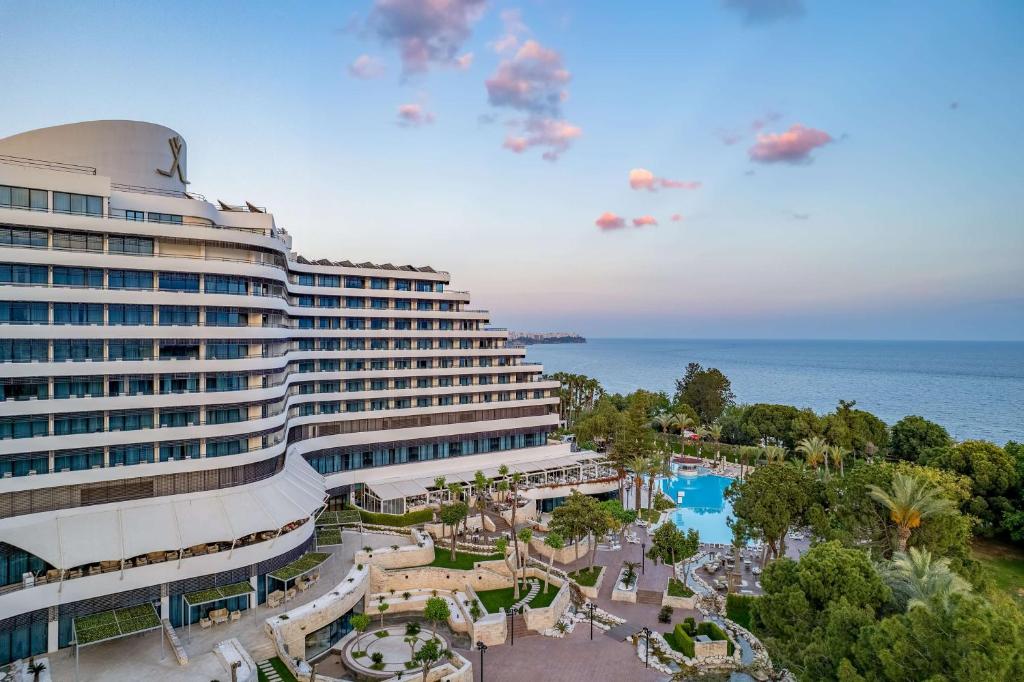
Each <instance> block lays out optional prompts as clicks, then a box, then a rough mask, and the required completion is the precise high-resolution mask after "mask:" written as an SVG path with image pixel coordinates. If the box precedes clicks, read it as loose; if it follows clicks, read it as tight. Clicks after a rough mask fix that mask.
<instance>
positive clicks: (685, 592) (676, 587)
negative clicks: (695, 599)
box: [668, 578, 693, 597]
mask: <svg viewBox="0 0 1024 682" xmlns="http://www.w3.org/2000/svg"><path fill="white" fill-rule="evenodd" d="M668 596H670V597H692V596H693V590H691V589H690V588H689V587H687V586H686V583H684V582H683V581H681V580H676V579H675V578H669V579H668Z"/></svg>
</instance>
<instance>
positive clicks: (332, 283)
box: [318, 275, 341, 287]
mask: <svg viewBox="0 0 1024 682" xmlns="http://www.w3.org/2000/svg"><path fill="white" fill-rule="evenodd" d="M318 279H319V281H320V286H322V287H340V286H341V277H339V276H338V275H320V276H319V278H318Z"/></svg>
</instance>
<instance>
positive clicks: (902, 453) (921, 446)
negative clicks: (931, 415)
mask: <svg viewBox="0 0 1024 682" xmlns="http://www.w3.org/2000/svg"><path fill="white" fill-rule="evenodd" d="M952 442H953V441H952V439H951V438H950V437H949V433H948V432H947V431H946V429H944V428H942V427H941V426H939V425H938V424H936V423H935V422H930V421H928V420H927V419H925V418H924V417H918V416H916V415H911V416H909V417H904V418H903V419H901V420H899V421H898V422H896V423H895V424H893V425H892V429H891V431H890V438H889V454H890V455H892V456H893V457H895V458H896V459H903V460H907V461H909V462H918V461H920V460H922V459H925V458H926V457H927V456H928V455H929V453H931V451H933V450H938V449H942V448H945V447H948V446H949V444H950V443H952Z"/></svg>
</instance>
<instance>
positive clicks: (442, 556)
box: [429, 546, 502, 571]
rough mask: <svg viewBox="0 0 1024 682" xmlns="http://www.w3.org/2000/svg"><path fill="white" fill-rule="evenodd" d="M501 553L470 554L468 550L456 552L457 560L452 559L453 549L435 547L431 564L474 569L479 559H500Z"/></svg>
mask: <svg viewBox="0 0 1024 682" xmlns="http://www.w3.org/2000/svg"><path fill="white" fill-rule="evenodd" d="M501 558H502V556H501V555H500V554H470V553H468V552H456V554H455V561H452V560H451V550H450V549H448V548H446V547H437V546H435V547H434V560H433V561H431V562H430V564H429V565H430V566H437V567H438V568H453V569H457V570H462V571H471V570H473V564H475V563H476V562H478V561H494V560H496V559H497V560H500V559H501Z"/></svg>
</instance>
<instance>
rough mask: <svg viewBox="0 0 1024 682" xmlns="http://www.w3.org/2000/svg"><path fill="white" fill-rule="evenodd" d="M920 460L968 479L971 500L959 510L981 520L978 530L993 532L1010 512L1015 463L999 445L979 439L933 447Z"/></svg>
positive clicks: (1014, 481) (1015, 476) (1011, 510)
mask: <svg viewBox="0 0 1024 682" xmlns="http://www.w3.org/2000/svg"><path fill="white" fill-rule="evenodd" d="M924 463H925V464H927V465H929V466H933V467H938V468H939V469H944V470H946V471H952V472H953V473H956V474H961V475H963V476H966V477H967V479H968V480H969V481H970V482H971V499H970V500H968V501H967V503H966V504H965V506H964V508H963V511H964V512H965V513H968V514H971V515H972V516H975V517H977V518H978V519H980V520H981V526H980V530H981V532H982V533H983V534H985V535H989V536H991V535H994V534H995V533H996V532H997V531H999V530H1000V529H1001V528H1002V527H1003V518H1004V516H1006V515H1007V514H1009V513H1012V512H1013V511H1014V504H1013V502H1012V501H1011V499H1010V498H1011V497H1012V496H1013V492H1014V490H1015V488H1016V486H1017V484H1018V478H1017V470H1016V462H1015V461H1014V459H1013V457H1011V456H1010V454H1009V452H1007V451H1006V450H1004V449H1003V448H1001V447H999V446H997V445H994V444H992V443H989V442H987V441H981V440H968V441H964V442H963V443H958V444H957V445H955V446H953V447H948V448H940V449H933V450H931V451H930V452H929V453H928V454H927V455H925V456H924Z"/></svg>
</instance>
